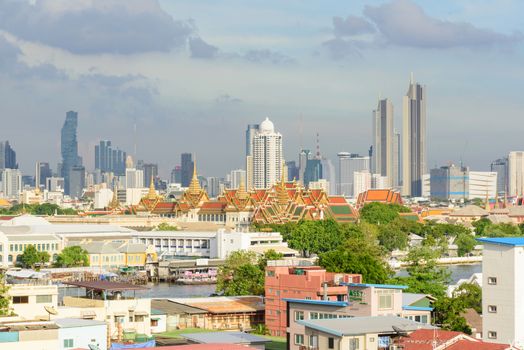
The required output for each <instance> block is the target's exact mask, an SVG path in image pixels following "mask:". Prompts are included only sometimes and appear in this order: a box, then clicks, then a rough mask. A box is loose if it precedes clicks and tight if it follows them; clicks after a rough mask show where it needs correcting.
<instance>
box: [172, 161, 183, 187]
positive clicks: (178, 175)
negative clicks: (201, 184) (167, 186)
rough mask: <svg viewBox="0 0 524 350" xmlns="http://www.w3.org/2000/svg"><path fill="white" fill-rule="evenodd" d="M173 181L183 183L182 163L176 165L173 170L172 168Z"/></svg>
mask: <svg viewBox="0 0 524 350" xmlns="http://www.w3.org/2000/svg"><path fill="white" fill-rule="evenodd" d="M171 183H176V184H181V183H182V167H181V166H180V165H175V167H174V168H173V170H171Z"/></svg>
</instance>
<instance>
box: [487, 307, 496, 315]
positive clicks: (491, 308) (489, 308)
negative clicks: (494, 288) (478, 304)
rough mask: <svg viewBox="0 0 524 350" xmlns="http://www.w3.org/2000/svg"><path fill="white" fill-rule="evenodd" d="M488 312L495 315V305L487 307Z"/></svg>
mask: <svg viewBox="0 0 524 350" xmlns="http://www.w3.org/2000/svg"><path fill="white" fill-rule="evenodd" d="M488 312H491V313H494V314H495V313H497V305H488Z"/></svg>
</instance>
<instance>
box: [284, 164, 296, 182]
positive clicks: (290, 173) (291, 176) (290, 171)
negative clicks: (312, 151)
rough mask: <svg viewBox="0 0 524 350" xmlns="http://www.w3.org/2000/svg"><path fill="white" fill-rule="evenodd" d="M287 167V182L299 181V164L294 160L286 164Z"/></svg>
mask: <svg viewBox="0 0 524 350" xmlns="http://www.w3.org/2000/svg"><path fill="white" fill-rule="evenodd" d="M286 167H287V181H293V180H297V179H298V177H299V171H298V166H297V162H295V161H294V160H291V161H289V162H286Z"/></svg>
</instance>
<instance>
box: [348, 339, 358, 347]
mask: <svg viewBox="0 0 524 350" xmlns="http://www.w3.org/2000/svg"><path fill="white" fill-rule="evenodd" d="M358 345H359V344H358V338H353V339H349V350H358V349H359V347H358Z"/></svg>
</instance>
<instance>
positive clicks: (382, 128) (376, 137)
mask: <svg viewBox="0 0 524 350" xmlns="http://www.w3.org/2000/svg"><path fill="white" fill-rule="evenodd" d="M393 136H394V135H393V104H392V103H391V101H390V100H389V99H387V98H386V99H382V100H379V101H378V105H377V109H376V110H374V111H373V165H372V169H373V172H374V173H375V174H380V175H381V176H386V177H387V178H388V183H387V186H392V185H393V181H392V179H393V172H394V169H393V153H394V149H393V145H394V138H393Z"/></svg>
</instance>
